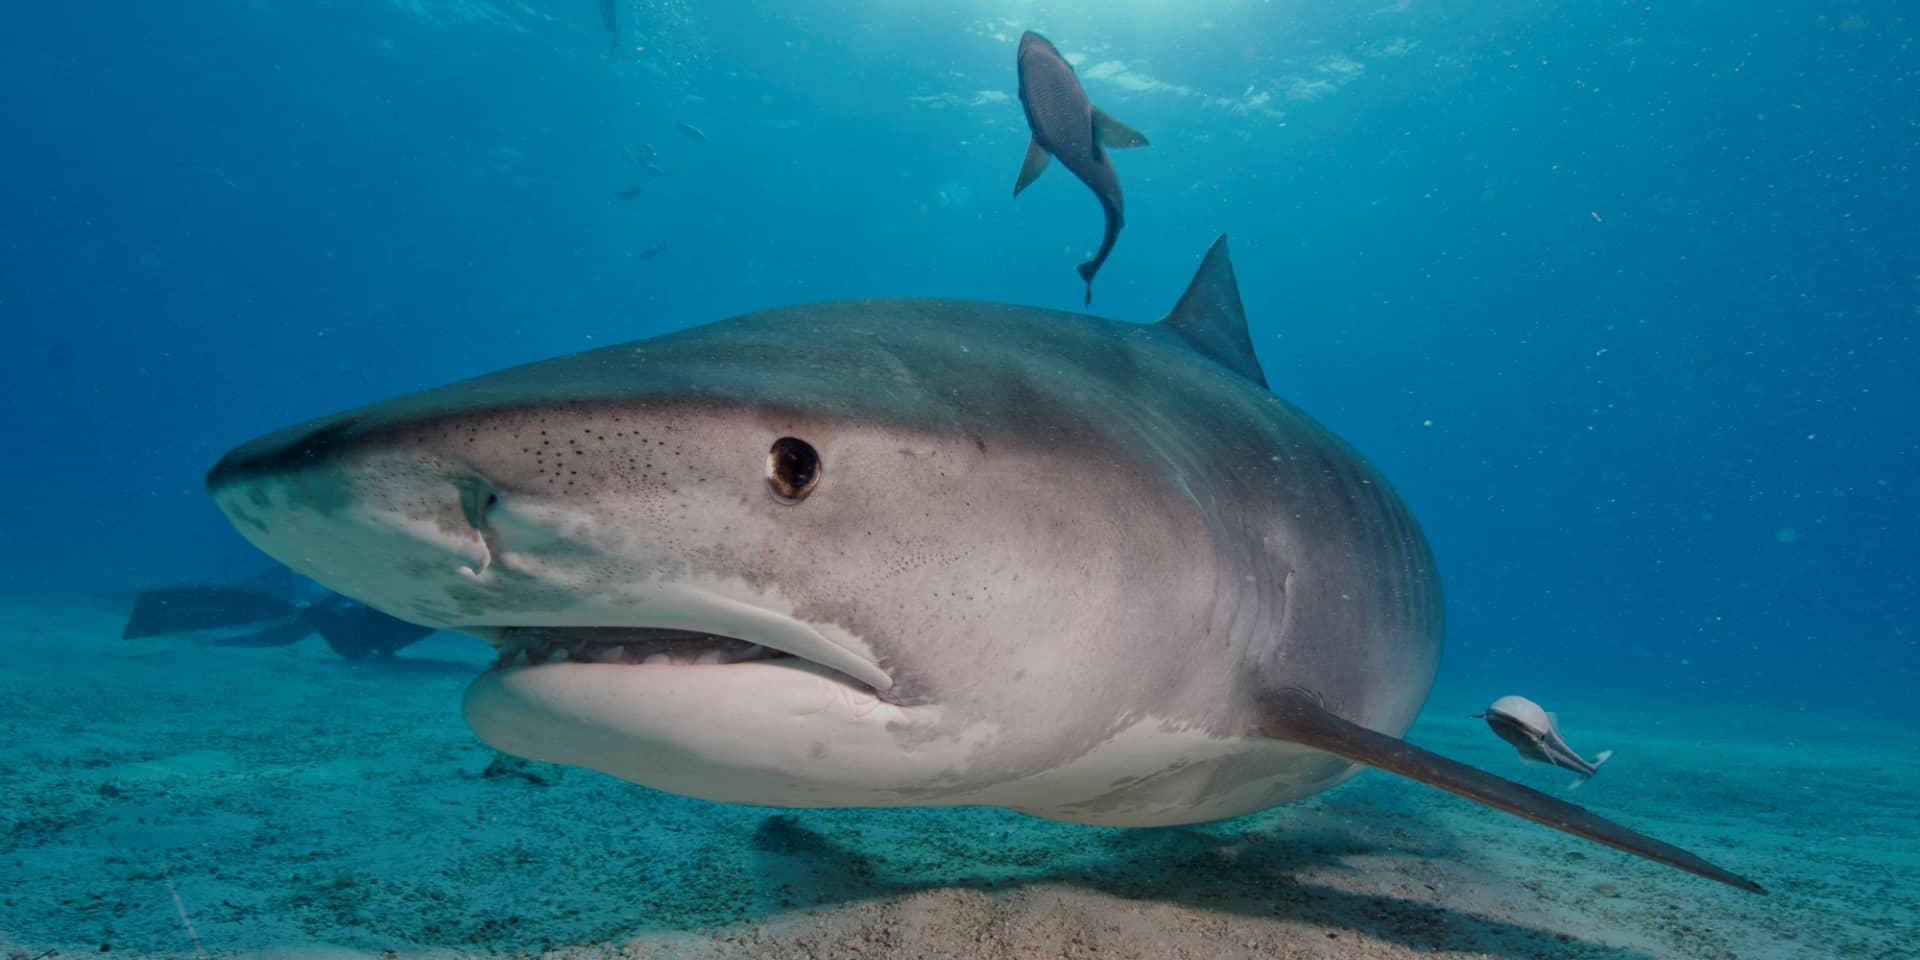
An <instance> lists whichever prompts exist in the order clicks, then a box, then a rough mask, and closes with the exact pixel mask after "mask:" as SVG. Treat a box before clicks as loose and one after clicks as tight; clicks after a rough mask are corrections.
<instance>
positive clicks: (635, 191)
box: [613, 187, 647, 200]
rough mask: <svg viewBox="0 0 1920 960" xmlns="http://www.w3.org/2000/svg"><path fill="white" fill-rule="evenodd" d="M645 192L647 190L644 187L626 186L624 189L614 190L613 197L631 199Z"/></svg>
mask: <svg viewBox="0 0 1920 960" xmlns="http://www.w3.org/2000/svg"><path fill="white" fill-rule="evenodd" d="M646 192H647V188H646V187H628V188H626V189H625V190H616V191H614V193H613V198H614V199H615V200H632V199H634V198H635V197H638V196H641V195H642V194H645V193H646Z"/></svg>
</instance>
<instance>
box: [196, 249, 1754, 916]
mask: <svg viewBox="0 0 1920 960" xmlns="http://www.w3.org/2000/svg"><path fill="white" fill-rule="evenodd" d="M207 488H208V490H209V491H210V493H211V494H212V497H213V499H214V500H215V501H216V502H217V503H218V505H219V507H220V509H221V510H223V511H224V512H225V513H226V515H227V516H228V517H229V518H230V519H231V521H232V522H233V524H234V526H235V527H236V528H237V529H238V530H239V531H240V532H241V533H242V534H243V535H244V536H246V538H247V539H248V540H250V541H252V542H253V543H254V544H255V545H257V546H258V547H259V548H260V549H262V550H264V551H265V552H267V553H268V554H271V555H272V556H273V557H275V558H276V559H278V560H280V561H282V562H284V563H286V564H288V565H289V566H291V567H293V568H294V569H296V570H298V571H299V572H301V573H303V574H305V575H307V576H309V577H311V578H313V579H315V580H317V581H319V582H320V583H322V584H325V585H326V586H328V587H330V588H332V589H334V590H337V591H339V592H340V593H343V594H346V595H347V596H350V597H353V598H355V599H357V600H359V601H361V602H364V603H366V604H369V605H371V606H373V607H375V608H378V609H380V610H382V611H385V612H387V613H389V614H392V615H394V616H397V617H400V618H403V619H406V620H409V621H412V622H415V623H419V624H423V625H429V626H433V627H437V628H441V629H447V630H455V631H460V632H464V633H467V634H470V635H472V636H475V637H478V638H480V639H482V640H485V641H486V642H488V643H490V644H492V645H493V646H494V647H495V648H497V650H498V652H499V657H498V661H497V663H496V664H495V665H494V666H493V668H491V669H489V670H487V671H485V672H484V673H482V674H481V675H480V676H479V677H478V678H477V679H476V680H474V681H473V683H472V684H471V685H470V686H469V688H468V690H467V692H466V695H465V699H464V712H465V716H466V719H467V721H468V723H469V724H470V725H471V727H472V728H473V729H474V731H475V732H476V733H477V734H478V735H479V736H480V738H481V739H483V740H484V741H486V742H487V743H488V744H490V745H492V746H493V747H495V748H498V749H500V750H502V751H505V752H507V753H510V754H515V755H519V756H522V757H528V758H533V759H539V760H546V761H552V762H555V763H562V764H571V765H575V766H581V767H588V768H592V769H594V770H599V771H602V772H605V773H607V774H611V775H613V776H615V777H620V778H623V779H626V780H630V781H633V782H635V783H640V784H644V785H646V786H649V787H654V788H658V789H661V790H667V791H671V792H674V793H679V794H686V795H690V796H695V797H702V798H706V799H710V800H718V801H726V802H733V803H743V804H758V805H767V806H776V807H876V806H879V807H894V806H938V805H994V806H1003V807H1010V808H1014V809H1017V810H1021V811H1025V812H1027V813H1030V814H1034V815H1037V816H1041V817H1048V818H1053V819H1056V820H1063V821H1071V822H1077V823H1086V824H1108V825H1124V826H1154V825H1167V824H1183V823H1193V822H1199V821H1207V820H1216V819H1221V818H1227V817H1233V816H1237V815H1241V814H1246V813H1250V812H1253V811H1257V810H1261V809H1264V808H1267V807H1271V806H1274V805H1276V804H1280V803H1285V802H1287V801H1290V800H1295V799H1298V798H1301V797H1305V796H1308V795H1310V794H1314V793H1318V792H1320V791H1323V790H1326V789H1328V788H1330V787H1333V786H1335V785H1336V784H1338V783H1340V782H1342V781H1343V780H1346V779H1347V778H1348V777H1350V776H1352V775H1354V774H1355V773H1356V772H1358V771H1359V770H1360V769H1362V768H1363V767H1365V766H1371V767H1376V768H1379V769H1382V770H1386V771H1390V772H1392V773H1395V774H1399V775H1401V776H1404V777H1408V778H1411V779H1414V780H1418V781H1421V782H1423V783H1427V784H1431V785H1433V786H1436V787H1439V788H1440V789H1442V790H1447V791H1451V792H1453V793H1455V794H1459V795H1461V796H1464V797H1467V798H1468V799H1471V800H1475V801H1478V802H1480V803H1483V804H1487V805H1489V806H1492V807H1496V808H1498V809H1501V810H1505V811H1508V812H1510V813H1514V814H1518V815H1520V816H1522V817H1526V818H1529V819H1532V820H1535V821H1538V822H1540V823H1543V824H1546V825H1547V826H1550V827H1553V828H1555V829H1558V830H1563V831H1566V832H1568V833H1571V834H1575V835H1578V836H1581V837H1585V838H1588V839H1590V840H1595V841H1598V842H1600V843H1604V844H1608V845H1611V846H1614V847H1617V848H1619V849H1621V850H1625V851H1627V852H1629V853H1633V854H1637V855H1639V856H1642V857H1646V858H1648V859H1651V860H1655V861H1658V862H1661V863H1665V864H1670V865H1672V866H1675V867H1678V868H1680V869H1683V870H1688V871H1691V872H1693V873H1696V874H1699V875H1701V876H1704V877H1708V878H1711V879H1714V880H1717V881H1720V882H1723V883H1727V884H1731V885H1733V886H1736V887H1740V888H1742V889H1745V890H1750V891H1755V892H1760V887H1759V886H1758V885H1756V884H1754V883H1753V882H1752V881H1750V880H1747V879H1744V878H1742V877H1740V876H1737V875H1735V874H1733V873H1730V872H1728V871H1726V870H1723V869H1721V868H1719V867H1716V866H1714V865H1713V864H1711V863H1708V862H1707V861H1705V860H1703V859H1701V858H1700V857H1698V856H1695V855H1694V854H1691V853H1689V852H1687V851H1685V850H1682V849H1679V848H1678V847H1675V846H1672V845H1670V844H1667V843H1663V842H1661V841H1659V840H1655V839H1653V838H1651V837H1647V836H1643V835H1641V834H1639V833H1636V832H1634V831H1632V830H1630V829H1628V828H1626V827H1623V826H1620V825H1618V824H1615V823H1613V822H1610V821H1608V820H1606V819H1603V818H1601V817H1599V816H1597V815H1595V814H1593V813H1591V812H1589V811H1587V810H1585V809H1583V808H1580V807H1577V806H1574V805H1572V804H1569V803H1566V802H1564V801H1561V800H1558V799H1556V798H1553V797H1550V796H1547V795H1545V794H1542V793H1539V792H1536V791H1533V790H1530V789H1528V788H1526V787H1523V786H1520V785H1518V784H1514V783H1511V782H1509V781H1506V780H1503V779H1500V778H1498V777H1495V776H1493V775H1491V774H1487V773H1484V772H1482V771H1479V770H1477V769H1474V768H1471V767H1467V766H1464V765H1462V764H1459V763H1456V762H1454V761H1451V760H1448V759H1446V758H1444V757H1441V756H1438V755H1436V754H1433V753H1430V752H1428V751H1426V750H1423V749H1421V748H1419V747H1416V746H1414V745H1412V744H1410V743H1407V742H1405V741H1404V740H1402V739H1400V737H1401V735H1402V734H1404V733H1405V732H1406V730H1407V729H1408V727H1409V726H1410V725H1411V724H1412V723H1413V721H1414V718H1415V715H1416V714H1417V713H1418V712H1419V710H1420V708H1421V705H1422V703H1423V702H1424V700H1425V699H1426V696H1427V693H1428V689H1429V687H1430V686H1431V685H1432V682H1433V678H1434V671H1435V668H1436V664H1437V661H1438V657H1439V653H1440V646H1441V636H1442V612H1441V592H1440V582H1439V578H1438V576H1437V574H1436V571H1435V566H1434V560H1433V556H1432V554H1431V552H1430V550H1429V549H1428V545H1427V543H1426V540H1425V539H1424V537H1423V535H1422V533H1421V531H1420V528H1419V526H1418V525H1417V524H1416V523H1415V521H1414V518H1413V517H1412V515H1411V514H1410V513H1409V511H1408V509H1407V507H1406V505H1405V504H1404V503H1403V502H1402V501H1401V499H1400V498H1399V496H1397V495H1396V494H1395V492H1394V490H1393V488H1392V487H1391V486H1389V485H1388V483H1387V480H1386V478H1385V477H1383V476H1382V475H1381V474H1380V472H1379V471H1378V470H1377V469H1376V468H1375V467H1374V466H1372V465H1371V464H1370V463H1368V461H1367V460H1365V459H1364V458H1362V457H1361V456H1360V455H1359V454H1358V453H1356V452H1355V451H1354V450H1353V449H1352V448H1351V447H1349V446H1348V445H1347V444H1346V443H1344V442H1342V441H1341V440H1340V439H1338V438H1337V437H1335V436H1334V435H1333V434H1332V433H1331V432H1329V431H1328V430H1327V429H1326V428H1324V427H1322V426H1320V425H1319V424H1318V423H1316V422H1315V421H1314V420H1312V419H1311V418H1309V417H1308V416H1307V415H1306V414H1305V413H1303V412H1301V411H1300V410H1298V409H1296V408H1295V407H1293V406H1291V405H1289V404H1288V403H1286V402H1285V401H1283V400H1281V399H1280V398H1279V397H1277V396H1275V395H1274V394H1273V393H1272V392H1271V391H1269V390H1268V389H1267V385H1266V380H1265V377H1264V375H1263V374H1262V372H1261V369H1260V366H1259V364H1258V362H1257V361H1256V359H1255V357H1254V353H1253V348H1252V343H1251V340H1250V339H1249V336H1248V332H1247V324H1246V318H1245V315H1244V312H1243V310H1242V306H1241V300H1240V294H1239V291H1238V289H1237V286H1236V284H1235V280H1234V274H1233V267H1232V265H1231V263H1230V261H1229V258H1228V255H1227V247H1226V243H1225V238H1221V239H1220V240H1219V241H1216V242H1215V244H1214V245H1213V247H1212V248H1211V249H1210V250H1209V251H1208V253H1207V255H1206V257H1205V259H1204V261H1203V262H1202V263H1201V265H1200V267H1199V271H1198V273H1197V274H1196V275H1195V277H1194V278H1193V281H1192V283H1191V284H1190V285H1189V287H1188V288H1187V290H1186V293H1185V294H1184V295H1183V296H1182V297H1181V299H1180V301H1179V302H1178V304H1177V305H1176V306H1175V307H1174V308H1173V311H1172V312H1171V313H1169V314H1168V315H1167V316H1166V317H1165V319H1163V320H1161V321H1159V322H1157V323H1152V324H1135V323H1125V322H1117V321H1111V320H1104V319H1098V318H1093V317H1088V316H1082V315H1078V314H1069V313H1061V312H1055V311H1046V310H1038V309H1027V308H1021V307H1015V306H1008V305H1000V304H991V303H974V302H961V301H948V300H859V301H851V302H842V303H827V304H816V305H810V306H794V307H786V308H782V309H774V310H768V311H765V312H760V313H754V314H749V315H746V316H741V317H736V318H733V319H729V320H722V321H719V322H717V323H711V324H708V325H705V326H700V327H696V328H693V329H688V330H684V331H681V332H678V333H671V334H667V335H665V336H660V337H656V338H653V339H649V340H642V341H638V342H635V343H629V344H626V345H622V346H615V347H608V348H605V349H600V350H594V351H590V352H586V353H579V354H575V355H572V356H566V357H561V358H558V359H553V360H547V361H545V362H540V363H534V364H530V365H527V366H521V367H517V368H513V369H509V370H505V371H501V372H497V373H493V374H490V375H487V376H482V377H479V378H477V379H473V380H468V381H465V382H462V383H455V384H453V385H450V386H445V387H440V388H438V389H432V390H427V391H424V392H421V393H415V394H411V395H408V396H402V397H400V398H398V399H393V400H389V401H386V402H384V403H377V404H374V405H371V406H367V407H362V408H360V409H357V410H351V411H348V412H345V413H341V414H337V415H334V416H329V417H325V418H322V419H319V420H315V421H311V422H308V423H304V424H301V425H298V426H294V427H291V428H289V429H286V430H282V431H280V432H278V433H273V434H269V435H267V436H264V437H261V438H260V439H257V440H254V441H252V442H250V443H247V444H244V445H242V446H240V447H238V448H236V449H235V450H233V451H232V452H230V453H228V454H227V455H226V456H225V457H224V458H223V459H222V460H220V462H219V463H218V465H216V466H215V467H214V468H213V469H212V471H211V472H210V473H209V474H208V476H207Z"/></svg>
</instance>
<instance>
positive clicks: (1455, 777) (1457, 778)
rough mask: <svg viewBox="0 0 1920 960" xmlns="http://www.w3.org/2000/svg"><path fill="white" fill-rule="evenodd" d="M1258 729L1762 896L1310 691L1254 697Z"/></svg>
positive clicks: (1660, 845)
mask: <svg viewBox="0 0 1920 960" xmlns="http://www.w3.org/2000/svg"><path fill="white" fill-rule="evenodd" d="M1259 706H1260V715H1259V721H1258V726H1257V729H1258V730H1259V732H1260V733H1261V735H1263V736H1268V737H1272V738H1274V739H1276V740H1285V741H1288V742H1291V743H1298V744H1301V745H1304V746H1309V747H1313V748H1314V749H1316V750H1324V751H1326V752H1327V753H1331V754H1333V755H1335V756H1338V757H1344V758H1346V759H1348V760H1352V761H1353V762H1355V763H1363V764H1366V765H1367V766H1369V767H1373V768H1375V769H1378V770H1385V771H1387V772H1388V773H1397V774H1399V775H1400V776H1403V777H1406V778H1408V779H1411V780H1418V781H1420V782H1421V783H1424V784H1426V785H1428V786H1431V787H1438V788H1440V789H1442V790H1445V791H1447V792H1448V793H1452V794H1456V795H1458V796H1462V797H1465V798H1467V799H1469V800H1472V801H1474V802H1476V803H1483V804H1486V805H1487V806H1489V807H1492V808H1494V809H1496V810H1504V811H1506V812H1507V813H1511V814H1514V815H1515V816H1521V817H1525V818H1527V819H1528V820H1532V821H1533V822H1535V823H1539V824H1544V825H1546V826H1549V827H1552V828H1554V829H1555V830H1560V831H1563V832H1565V833H1571V834H1573V835H1574V836H1576V837H1585V838H1586V839H1588V840H1592V841H1594V842H1596V843H1604V844H1606V845H1607V846H1609V847H1613V848H1614V849H1616V850H1624V851H1626V852H1627V853H1631V854H1633V855H1634V856H1637V857H1645V858H1646V859H1648V860H1652V861H1654V862H1656V863H1664V864H1666V865H1668V866H1670V867H1678V868H1680V869H1681V870H1685V871H1687V872H1688V873H1692V874H1695V875H1697V876H1702V877H1706V878H1707V879H1709V880H1717V881H1719V882H1721V883H1724V884H1726V885H1728V886H1731V887H1738V888H1740V889H1742V890H1745V891H1747V892H1749V893H1760V894H1764V893H1766V890H1764V889H1762V888H1761V886H1760V885H1759V884H1757V883H1754V882H1753V881H1752V880H1748V879H1747V878H1745V877H1742V876H1739V875H1737V874H1734V873H1730V872H1728V871H1726V870H1722V869H1721V868H1719V867H1716V866H1714V865H1713V864H1711V863H1708V862H1707V861H1706V860H1703V859H1701V858H1700V857H1698V856H1695V855H1694V854H1691V853H1688V852H1687V851H1685V850H1682V849H1680V848H1679V847H1676V846H1674V845H1672V844H1670V843H1665V842H1662V841H1659V840H1655V839H1654V838H1652V837H1649V836H1646V835H1644V834H1640V833H1636V832H1634V831H1632V830H1629V829H1627V828H1626V827H1623V826H1621V825H1619V824H1617V823H1614V822H1612V821H1610V820H1607V819H1606V818H1604V817H1601V816H1599V815H1597V814H1594V813H1592V812H1591V811H1589V810H1587V809H1585V808H1584V807H1579V806H1575V805H1574V804H1571V803H1568V802H1566V801H1564V800H1558V799H1555V798H1553V797H1550V796H1548V795H1546V794H1544V793H1541V792H1540V791H1538V790H1534V789H1532V788H1530V787H1523V786H1521V785H1520V784H1517V783H1514V782H1512V781H1510V780H1503V779H1501V778H1499V777H1496V776H1494V775H1493V774H1490V773H1486V772H1483V771H1480V770H1476V769H1474V768H1472V767H1469V766H1467V765H1466V764H1463V763H1456V762H1455V761H1452V760H1449V759H1447V758H1446V757H1443V756H1440V755H1439V754H1436V753H1429V752H1428V751H1426V750H1422V749H1420V748H1419V747H1416V746H1414V745H1412V744H1410V743H1407V742H1405V741H1403V740H1400V739H1399V738H1397V737H1389V736H1387V735H1386V734H1383V733H1376V732H1374V731H1372V730H1368V729H1367V728H1365V727H1362V726H1360V725H1359V724H1356V723H1353V722H1351V721H1349V720H1344V719H1342V718H1340V717H1337V716H1335V715H1334V714H1333V713H1331V712H1329V711H1328V710H1327V709H1326V708H1324V707H1322V706H1321V705H1320V701H1319V698H1318V697H1317V696H1315V695H1314V694H1312V693H1310V692H1308V691H1306V690H1302V689H1299V688H1297V687H1289V688H1286V689H1282V690H1279V691H1275V692H1273V693H1271V694H1268V695H1267V696H1265V697H1263V698H1261V701H1260V705H1259Z"/></svg>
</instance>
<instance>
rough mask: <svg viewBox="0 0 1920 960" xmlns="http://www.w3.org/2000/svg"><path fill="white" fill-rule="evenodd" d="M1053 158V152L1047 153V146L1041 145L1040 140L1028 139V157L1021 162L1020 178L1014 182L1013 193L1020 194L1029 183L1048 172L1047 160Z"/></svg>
mask: <svg viewBox="0 0 1920 960" xmlns="http://www.w3.org/2000/svg"><path fill="white" fill-rule="evenodd" d="M1051 159H1053V156H1052V154H1049V153H1047V148H1046V147H1043V146H1041V145H1040V141H1038V140H1028V141H1027V158H1026V159H1025V160H1022V161H1021V162H1020V179H1018V180H1016V181H1014V183H1013V195H1014V196H1016V197H1017V196H1019V195H1020V191H1022V190H1025V189H1026V188H1027V184H1029V183H1032V182H1034V181H1035V180H1038V179H1040V175H1041V174H1043V173H1045V172H1047V161H1048V160H1051Z"/></svg>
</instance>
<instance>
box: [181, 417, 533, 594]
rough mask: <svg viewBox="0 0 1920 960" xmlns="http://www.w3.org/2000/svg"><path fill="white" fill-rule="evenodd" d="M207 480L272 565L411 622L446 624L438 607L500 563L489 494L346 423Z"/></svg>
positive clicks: (285, 436)
mask: <svg viewBox="0 0 1920 960" xmlns="http://www.w3.org/2000/svg"><path fill="white" fill-rule="evenodd" d="M206 484H207V491H208V493H209V494H210V495H211V496H212V497H213V500H214V502H215V503H216V504H217V505H218V506H219V508H220V510H221V511H222V512H223V513H225V514H226V515H227V517H228V519H230V520H231V521H232V522H233V524H234V527H235V528H236V529H238V530H239V531H240V533H241V534H242V535H243V536H245V537H246V538H247V539H248V540H249V541H251V542H252V543H253V544H254V545H255V546H256V547H259V548H260V549H261V550H263V551H264V552H266V553H267V554H268V555H270V556H272V557H273V558H274V559H276V560H279V561H280V562H281V563H284V564H286V565H287V566H289V567H291V568H293V569H294V570H296V571H298V572H299V573H301V574H304V575H306V576H308V577H312V578H313V579H315V580H318V581H320V582H322V583H326V584H328V585H330V586H332V587H333V588H334V589H336V590H338V591H339V592H341V593H343V594H346V595H347V596H349V597H353V598H354V599H357V600H360V601H362V602H365V603H368V604H371V605H373V606H375V607H378V608H380V609H382V610H385V611H387V612H390V613H394V614H395V615H397V616H402V617H404V618H407V619H411V620H414V621H415V622H419V623H427V624H433V625H436V626H447V625H449V624H450V622H451V621H452V620H454V619H456V618H455V617H454V616H453V615H452V614H451V613H449V612H448V611H447V610H446V609H445V599H446V598H447V597H448V596H449V594H450V593H454V592H461V591H462V590H465V591H466V592H469V593H471V592H473V591H475V590H477V589H481V588H480V586H479V585H480V584H481V583H484V582H485V579H486V578H487V576H488V575H489V574H490V573H491V572H492V571H493V569H494V568H495V566H496V565H497V558H498V556H499V553H500V551H499V550H498V549H497V548H496V545H495V542H494V536H495V533H496V529H497V527H498V526H499V524H498V523H497V519H498V514H500V513H501V512H502V511H501V509H500V504H501V501H502V496H501V493H500V492H499V490H498V489H497V488H496V486H495V485H494V484H493V483H492V482H491V481H490V480H489V479H488V478H487V477H485V476H483V475H482V474H481V472H480V471H478V470H475V469H474V468H473V467H472V466H471V465H469V464H467V463H465V462H463V461H462V460H461V459H460V458H458V457H455V456H450V455H448V454H447V453H446V452H445V451H443V450H437V449H434V448H433V447H431V446H427V445H422V444H417V443H412V442H406V438H399V439H396V438H395V437H394V436H393V435H392V434H391V433H383V432H380V431H369V430H367V429H366V427H365V425H364V424H362V423H359V422H356V421H355V420H353V419H351V418H342V419H337V420H330V421H326V422H322V423H319V424H315V425H311V426H305V427H300V428H295V429H293V430H289V431H283V432H281V433H277V434H270V435H268V436H265V437H261V438H259V439H257V440H253V441H250V442H248V443H245V444H242V445H241V446H239V447H237V448H235V449H234V450H233V451H232V452H230V453H228V454H227V455H226V456H224V457H222V458H221V459H220V461H219V463H217V464H215V465H214V467H213V469H212V470H210V471H208V473H207V480H206ZM463 584H464V585H466V586H465V587H463V586H462V585H463ZM430 598H431V599H430Z"/></svg>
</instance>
